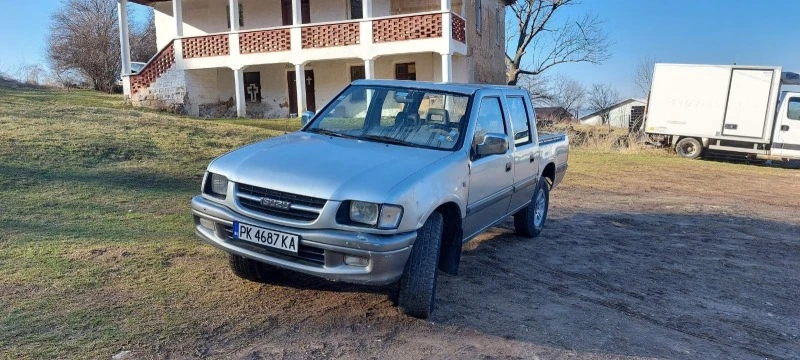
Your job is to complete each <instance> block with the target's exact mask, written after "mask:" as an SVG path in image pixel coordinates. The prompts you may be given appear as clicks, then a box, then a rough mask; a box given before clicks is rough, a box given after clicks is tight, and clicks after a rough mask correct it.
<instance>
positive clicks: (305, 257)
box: [225, 226, 325, 265]
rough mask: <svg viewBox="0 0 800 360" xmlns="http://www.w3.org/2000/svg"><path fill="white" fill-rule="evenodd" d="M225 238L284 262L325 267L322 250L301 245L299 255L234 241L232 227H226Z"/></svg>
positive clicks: (298, 249) (323, 251)
mask: <svg viewBox="0 0 800 360" xmlns="http://www.w3.org/2000/svg"><path fill="white" fill-rule="evenodd" d="M225 238H226V239H228V241H235V242H236V245H238V246H240V247H243V248H246V249H249V250H253V251H256V252H260V253H262V254H266V255H270V256H274V257H278V258H282V259H284V260H289V261H298V260H299V261H300V262H303V263H306V264H308V265H325V250H323V249H320V248H315V247H312V246H306V245H303V244H299V245H298V246H297V254H295V253H293V252H290V251H284V250H280V249H274V248H269V247H265V246H259V245H256V244H253V243H250V242H247V241H244V240H236V239H234V238H233V227H232V226H225Z"/></svg>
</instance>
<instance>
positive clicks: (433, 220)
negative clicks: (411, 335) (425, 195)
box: [397, 212, 444, 319]
mask: <svg viewBox="0 0 800 360" xmlns="http://www.w3.org/2000/svg"><path fill="white" fill-rule="evenodd" d="M443 224H444V218H443V217H442V214H441V213H438V212H434V213H433V214H431V216H430V217H429V218H428V220H426V221H425V224H424V225H422V228H420V229H419V231H418V232H417V240H416V241H415V242H414V246H413V247H412V248H411V255H410V256H409V258H408V261H407V262H406V267H405V270H404V271H403V276H401V277H400V284H399V290H398V294H397V307H399V308H400V311H402V312H403V313H405V314H407V315H410V316H413V317H416V318H420V319H427V318H428V317H429V316H431V313H432V312H433V303H434V300H435V298H436V278H437V275H438V272H439V270H438V265H439V253H440V250H441V248H442V228H443V226H444V225H443Z"/></svg>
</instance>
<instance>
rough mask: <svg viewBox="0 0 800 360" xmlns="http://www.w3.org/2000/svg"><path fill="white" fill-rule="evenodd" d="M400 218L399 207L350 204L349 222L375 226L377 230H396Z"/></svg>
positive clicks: (366, 203)
mask: <svg viewBox="0 0 800 360" xmlns="http://www.w3.org/2000/svg"><path fill="white" fill-rule="evenodd" d="M402 217H403V208H402V207H401V206H397V205H387V204H384V205H379V204H375V203H370V202H365V201H351V202H350V220H352V221H355V222H358V223H362V224H367V225H372V226H377V228H378V229H396V228H397V226H399V225H400V219H402Z"/></svg>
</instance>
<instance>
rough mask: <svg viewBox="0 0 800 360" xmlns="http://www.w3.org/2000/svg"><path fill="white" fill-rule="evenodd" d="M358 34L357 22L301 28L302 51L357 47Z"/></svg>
mask: <svg viewBox="0 0 800 360" xmlns="http://www.w3.org/2000/svg"><path fill="white" fill-rule="evenodd" d="M359 34H360V32H359V25H358V22H347V23H340V24H327V25H311V26H303V28H302V29H301V31H300V36H301V39H302V43H303V49H309V48H323V47H330V46H347V45H358V44H359V43H361V40H360V38H359Z"/></svg>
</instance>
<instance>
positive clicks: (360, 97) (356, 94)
mask: <svg viewBox="0 0 800 360" xmlns="http://www.w3.org/2000/svg"><path fill="white" fill-rule="evenodd" d="M366 75H367V72H366V68H364V65H353V66H351V67H350V82H353V81H356V80H361V79H366V78H367V76H366ZM351 96H352V98H353V101H364V100H366V99H367V92H366V91H365V90H363V89H361V91H353V93H352V95H351Z"/></svg>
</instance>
